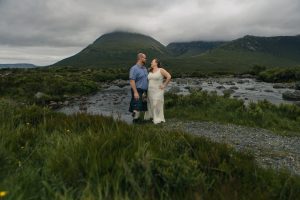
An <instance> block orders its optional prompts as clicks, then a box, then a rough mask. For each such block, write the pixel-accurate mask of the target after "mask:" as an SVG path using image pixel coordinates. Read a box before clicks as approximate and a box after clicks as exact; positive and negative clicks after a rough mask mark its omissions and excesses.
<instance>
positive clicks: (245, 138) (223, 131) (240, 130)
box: [166, 120, 300, 175]
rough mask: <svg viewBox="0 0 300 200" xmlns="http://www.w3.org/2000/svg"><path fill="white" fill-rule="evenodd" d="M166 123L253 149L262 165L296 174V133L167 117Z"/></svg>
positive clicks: (299, 168)
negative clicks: (280, 134)
mask: <svg viewBox="0 0 300 200" xmlns="http://www.w3.org/2000/svg"><path fill="white" fill-rule="evenodd" d="M166 126H167V127H168V128H171V129H182V130H183V131H185V132H188V133H191V134H194V135H198V136H204V137H206V138H209V139H210V140H212V141H215V142H218V143H226V144H229V145H231V146H232V147H234V148H235V149H236V150H238V151H248V152H251V153H253V155H254V157H255V159H256V160H257V162H258V163H259V164H260V165H261V166H263V167H271V168H274V169H280V168H285V169H287V170H289V171H290V172H292V173H293V174H297V175H300V137H299V136H293V137H291V136H279V135H276V134H274V133H272V132H271V131H269V130H265V129H261V128H250V127H244V126H238V125H233V124H219V123H216V122H191V121H189V122H182V121H177V120H169V122H168V123H166Z"/></svg>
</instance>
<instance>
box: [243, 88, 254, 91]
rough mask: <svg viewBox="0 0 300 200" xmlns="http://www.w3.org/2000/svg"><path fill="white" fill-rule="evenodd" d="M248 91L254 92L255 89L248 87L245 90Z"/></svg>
mask: <svg viewBox="0 0 300 200" xmlns="http://www.w3.org/2000/svg"><path fill="white" fill-rule="evenodd" d="M245 89H246V90H251V91H254V90H255V88H254V87H248V88H245Z"/></svg>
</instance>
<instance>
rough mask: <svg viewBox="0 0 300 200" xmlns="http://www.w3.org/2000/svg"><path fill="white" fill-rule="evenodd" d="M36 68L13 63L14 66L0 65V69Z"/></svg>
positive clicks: (31, 65) (25, 64)
mask: <svg viewBox="0 0 300 200" xmlns="http://www.w3.org/2000/svg"><path fill="white" fill-rule="evenodd" d="M34 67H37V66H35V65H33V64H29V63H15V64H0V68H34Z"/></svg>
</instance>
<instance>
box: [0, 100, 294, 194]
mask: <svg viewBox="0 0 300 200" xmlns="http://www.w3.org/2000/svg"><path fill="white" fill-rule="evenodd" d="M0 110H1V112H0V113H1V114H0V191H8V194H7V196H6V197H5V199H14V200H15V199H296V198H297V197H299V195H300V178H299V177H294V176H290V175H289V174H288V173H286V172H279V173H277V172H275V171H272V170H265V169H261V168H259V167H258V166H257V165H256V164H255V162H254V159H253V157H252V156H251V155H247V154H242V153H237V152H235V151H234V150H233V149H231V148H230V147H228V146H226V145H222V144H215V143H212V142H209V141H207V140H205V139H203V138H199V137H194V136H192V135H187V134H184V133H182V132H176V131H175V132H174V131H173V132H169V131H166V130H163V129H161V128H160V127H155V126H151V125H148V126H130V125H127V124H125V123H122V122H118V121H113V119H111V118H105V117H101V116H90V115H86V114H77V115H71V116H66V115H64V114H60V113H54V112H51V111H49V110H47V109H43V108H41V107H38V106H27V107H19V106H18V105H15V104H13V103H11V102H8V101H4V100H1V101H0Z"/></svg>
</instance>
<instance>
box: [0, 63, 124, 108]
mask: <svg viewBox="0 0 300 200" xmlns="http://www.w3.org/2000/svg"><path fill="white" fill-rule="evenodd" d="M0 74H2V75H3V76H2V77H1V79H0V94H1V96H6V97H9V98H12V99H14V100H17V101H24V102H26V103H29V104H32V103H38V104H41V103H47V102H49V101H63V100H65V99H66V98H68V97H70V96H80V95H87V94H91V93H94V92H96V91H98V90H99V89H100V88H101V85H102V83H103V82H105V81H112V80H116V79H125V78H126V79H127V78H128V70H126V69H94V68H93V69H80V68H73V67H55V68H37V69H2V70H0ZM38 92H41V93H43V95H41V98H38V99H37V98H35V94H36V93H38Z"/></svg>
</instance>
